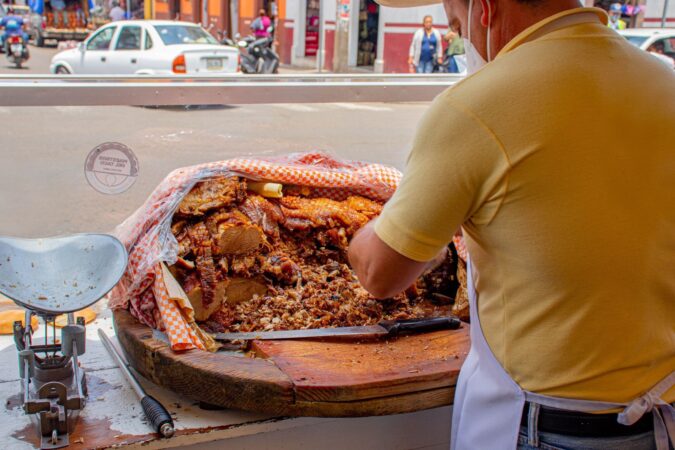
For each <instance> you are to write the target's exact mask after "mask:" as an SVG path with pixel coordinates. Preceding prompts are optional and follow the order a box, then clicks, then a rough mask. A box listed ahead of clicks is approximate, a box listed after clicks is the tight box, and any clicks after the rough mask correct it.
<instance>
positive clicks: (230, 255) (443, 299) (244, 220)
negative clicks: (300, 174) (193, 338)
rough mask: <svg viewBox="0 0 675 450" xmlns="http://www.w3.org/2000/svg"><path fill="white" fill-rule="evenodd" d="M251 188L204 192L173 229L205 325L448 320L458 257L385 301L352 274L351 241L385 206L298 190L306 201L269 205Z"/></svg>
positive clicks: (222, 184) (182, 272)
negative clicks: (439, 316)
mask: <svg viewBox="0 0 675 450" xmlns="http://www.w3.org/2000/svg"><path fill="white" fill-rule="evenodd" d="M243 189H245V182H244V181H239V180H237V179H236V178H232V177H230V178H220V179H217V180H212V181H207V182H204V183H199V184H197V186H195V188H194V189H193V190H192V191H191V192H190V193H189V194H188V196H186V199H185V200H183V202H182V203H181V206H182V208H180V207H179V211H178V212H177V213H176V216H175V219H174V224H173V226H172V232H173V234H174V236H175V237H176V239H177V241H178V243H179V257H180V258H179V260H178V262H177V263H176V264H175V265H174V266H173V267H172V273H174V274H175V276H176V277H177V279H178V281H179V282H180V283H181V284H182V286H183V288H184V289H185V291H186V292H187V295H188V298H189V300H190V302H191V303H192V304H193V307H194V309H195V317H196V319H197V320H198V321H199V322H201V323H202V325H203V326H204V327H206V328H208V329H210V330H214V331H216V330H219V331H226V330H229V331H257V330H281V329H297V328H317V327H329V326H353V325H366V324H373V323H376V322H378V321H380V320H383V319H408V318H413V317H422V316H426V315H429V314H439V313H441V314H447V313H449V310H450V308H451V304H452V302H453V299H454V298H455V294H456V290H457V288H456V286H457V280H456V277H455V273H454V271H455V270H457V264H456V261H457V259H456V255H455V254H454V253H450V254H449V258H448V261H446V262H445V263H444V264H442V265H441V266H440V267H439V268H437V269H436V270H434V271H432V272H431V273H428V274H425V276H423V277H422V278H420V280H419V281H418V282H417V283H416V284H415V285H414V286H411V288H410V289H408V290H407V291H406V292H405V293H401V294H399V295H397V296H395V297H394V298H392V299H389V300H386V301H378V300H375V299H374V298H373V297H371V296H370V295H369V294H368V292H366V291H365V290H364V289H363V287H361V285H360V284H359V282H358V280H357V279H356V277H355V276H354V273H353V272H352V270H351V269H350V267H349V266H348V264H347V246H348V243H349V239H350V238H351V237H352V236H353V234H354V233H355V232H356V231H357V230H358V229H359V228H361V227H362V226H363V225H365V224H366V223H368V221H369V220H372V219H373V218H375V217H376V216H377V215H378V214H380V212H381V211H382V204H381V203H378V202H375V201H372V200H369V199H367V198H364V197H359V196H351V197H349V198H347V199H346V200H344V201H336V200H331V199H328V198H308V197H304V196H302V190H297V189H296V191H297V193H298V195H290V196H289V195H286V196H285V197H282V198H279V199H269V198H265V197H262V196H260V195H258V194H256V193H253V192H250V191H249V192H244V191H243ZM188 213H189V214H188ZM193 261H194V263H193ZM425 299H427V300H430V301H427V300H425ZM430 311H431V312H430Z"/></svg>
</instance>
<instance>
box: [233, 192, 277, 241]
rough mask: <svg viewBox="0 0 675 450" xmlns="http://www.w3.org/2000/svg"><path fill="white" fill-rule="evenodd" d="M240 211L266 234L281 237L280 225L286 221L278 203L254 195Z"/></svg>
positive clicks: (244, 203)
mask: <svg viewBox="0 0 675 450" xmlns="http://www.w3.org/2000/svg"><path fill="white" fill-rule="evenodd" d="M239 209H240V210H241V212H243V213H244V214H246V216H247V217H248V218H249V219H250V220H251V221H252V222H253V223H255V224H256V225H258V226H259V227H261V228H262V229H263V231H264V232H265V234H267V235H268V236H271V237H276V238H278V237H279V223H280V222H283V221H284V215H283V214H282V212H281V208H279V205H278V203H272V202H271V201H270V200H267V199H266V198H265V197H262V196H260V195H256V194H252V195H248V196H247V197H246V200H244V202H243V203H242V204H241V206H240V207H239Z"/></svg>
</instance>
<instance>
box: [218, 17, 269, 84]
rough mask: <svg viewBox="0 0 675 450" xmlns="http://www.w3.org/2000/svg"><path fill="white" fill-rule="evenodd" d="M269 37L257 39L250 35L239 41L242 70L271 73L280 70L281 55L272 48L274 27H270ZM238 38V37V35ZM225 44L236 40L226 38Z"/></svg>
mask: <svg viewBox="0 0 675 450" xmlns="http://www.w3.org/2000/svg"><path fill="white" fill-rule="evenodd" d="M267 32H268V33H269V34H270V36H269V37H264V38H259V39H256V38H254V37H253V36H248V37H245V38H243V39H240V40H238V41H237V45H236V46H237V47H239V52H240V55H241V71H242V72H244V73H261V74H271V73H278V72H279V56H278V55H277V54H276V52H275V51H274V50H273V49H272V44H273V43H274V38H272V27H270V28H268V30H267ZM237 39H238V37H237ZM223 44H226V45H232V44H234V41H232V40H230V39H227V38H225V39H224V40H223Z"/></svg>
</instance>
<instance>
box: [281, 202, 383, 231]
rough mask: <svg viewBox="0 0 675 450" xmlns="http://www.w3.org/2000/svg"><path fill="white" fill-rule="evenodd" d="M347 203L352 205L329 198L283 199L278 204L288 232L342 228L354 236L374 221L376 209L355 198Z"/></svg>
mask: <svg viewBox="0 0 675 450" xmlns="http://www.w3.org/2000/svg"><path fill="white" fill-rule="evenodd" d="M350 199H351V202H350V200H349V199H348V200H346V201H344V202H338V201H335V200H331V199H328V198H303V197H282V198H281V199H280V201H279V203H280V204H281V211H282V213H283V214H284V218H285V221H284V225H286V227H287V228H289V229H291V230H294V229H300V230H304V229H307V228H309V227H313V228H334V227H336V226H343V227H345V228H346V229H348V230H349V231H350V232H354V231H356V230H358V229H359V228H361V227H362V226H363V225H365V224H366V223H368V221H369V220H370V219H371V218H372V217H374V215H373V214H374V210H375V208H374V207H373V205H371V204H374V202H369V203H370V204H367V203H366V202H368V200H366V199H365V198H363V199H361V200H362V201H357V200H356V199H354V197H350ZM352 204H353V205H357V206H359V207H363V208H364V212H361V211H359V210H356V209H354V208H353V207H352ZM379 209H380V210H381V207H380V208H379ZM378 213H379V211H378Z"/></svg>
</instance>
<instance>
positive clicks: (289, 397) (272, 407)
mask: <svg viewBox="0 0 675 450" xmlns="http://www.w3.org/2000/svg"><path fill="white" fill-rule="evenodd" d="M113 319H114V320H113V323H114V326H115V331H116V333H117V338H118V340H119V342H120V344H121V346H122V348H123V349H124V352H125V354H126V356H127V359H128V361H129V364H130V365H131V366H132V367H133V368H134V369H136V370H137V371H138V372H139V373H141V374H142V375H143V376H145V377H146V378H148V379H149V380H151V381H153V382H154V383H156V384H158V385H159V386H162V387H165V388H167V389H170V390H172V391H174V392H177V393H179V394H182V395H185V396H187V397H190V398H192V399H194V400H198V401H202V402H205V403H209V404H213V405H218V406H223V407H226V408H235V409H241V410H245V411H251V412H258V413H264V414H274V415H289V413H290V409H291V408H292V407H293V405H294V402H295V392H294V386H293V383H292V382H291V380H290V379H289V378H288V377H287V376H286V374H284V373H283V372H282V371H281V370H280V369H279V368H278V367H277V366H275V365H274V364H273V363H272V362H269V361H266V360H261V359H254V358H246V357H239V356H229V355H225V354H212V353H208V352H204V351H201V350H189V351H186V352H181V353H180V354H178V353H176V352H173V351H172V350H171V349H170V348H169V346H168V345H167V344H166V343H164V342H162V341H159V340H157V339H155V338H153V337H152V330H151V329H150V328H149V327H147V326H145V325H143V324H141V323H140V322H138V321H137V320H136V319H135V318H134V317H133V316H131V314H130V313H129V312H128V311H126V310H114V311H113Z"/></svg>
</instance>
